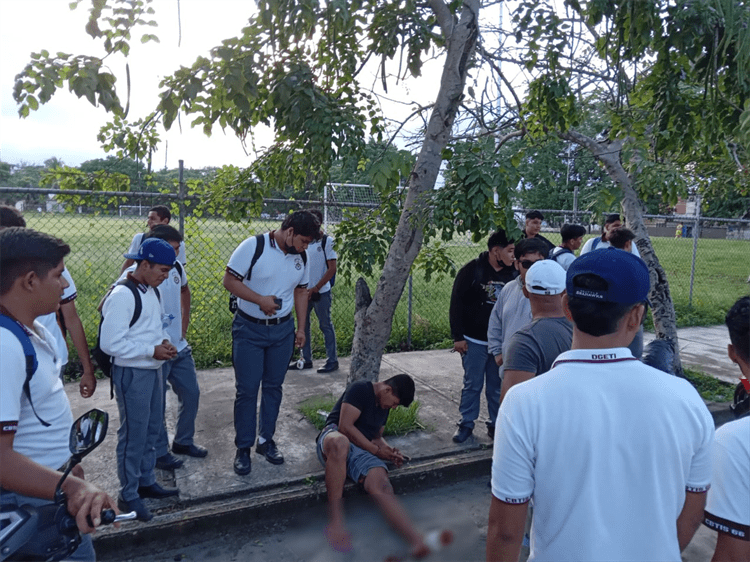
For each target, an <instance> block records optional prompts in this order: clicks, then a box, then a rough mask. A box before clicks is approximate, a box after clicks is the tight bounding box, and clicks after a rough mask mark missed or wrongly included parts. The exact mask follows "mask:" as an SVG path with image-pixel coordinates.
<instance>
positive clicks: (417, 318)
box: [25, 213, 750, 368]
mask: <svg viewBox="0 0 750 562" xmlns="http://www.w3.org/2000/svg"><path fill="white" fill-rule="evenodd" d="M25 217H26V221H27V223H28V225H29V227H30V228H35V229H37V230H41V231H43V232H48V233H50V234H54V235H56V236H59V237H61V238H63V239H64V240H65V241H66V242H67V243H68V244H70V246H71V248H72V252H71V254H70V256H68V258H67V259H66V264H67V265H68V268H69V269H70V271H71V274H72V275H73V279H74V280H75V282H76V285H77V288H78V299H77V301H76V306H77V308H78V312H79V315H80V316H81V320H82V321H83V325H84V328H85V329H86V333H87V336H88V339H89V343H90V344H91V345H93V343H94V339H95V336H96V330H97V326H98V315H97V312H96V306H97V304H98V303H99V300H100V299H101V297H102V295H103V294H104V293H105V291H106V289H107V287H108V286H109V285H110V284H111V283H112V282H113V281H114V280H115V279H116V278H117V276H118V274H119V271H120V266H121V265H122V262H123V257H122V254H123V252H125V250H126V249H127V247H128V245H129V244H130V241H131V239H132V237H133V234H135V233H136V232H143V230H144V229H145V219H144V218H143V217H122V218H120V217H107V216H91V215H73V214H64V215H63V214H36V213H26V215H25ZM278 225H279V223H278V221H262V220H257V221H251V222H249V223H243V224H236V223H229V222H227V221H224V220H222V219H214V218H209V219H197V218H193V217H188V218H187V219H186V221H185V236H186V245H187V255H188V266H187V272H188V277H189V279H190V287H191V291H192V297H193V298H192V312H191V324H190V329H189V331H188V336H187V338H188V341H189V342H190V344H191V345H192V347H193V355H194V357H195V360H196V364H197V365H198V367H200V368H207V367H216V366H222V365H223V366H226V365H228V364H230V362H231V341H232V338H231V324H232V317H231V315H230V313H229V311H228V309H227V300H228V294H227V292H226V291H225V290H224V288H223V286H222V284H221V279H222V277H223V275H224V268H225V266H226V264H227V261H228V260H229V256H230V255H231V254H232V252H233V251H234V249H235V248H236V247H237V245H238V244H239V243H240V242H241V241H242V240H244V239H245V238H247V237H248V236H251V235H254V234H257V233H259V232H265V231H268V230H271V229H273V228H277V227H278ZM544 235H545V236H546V237H547V238H549V239H550V240H551V241H552V242H554V243H557V242H559V235H556V234H552V233H544ZM652 242H653V245H654V249H655V250H656V253H657V256H658V257H659V261H660V262H661V264H662V266H663V268H664V270H665V271H666V273H667V277H668V280H669V283H670V290H671V294H672V297H673V300H674V302H675V308H676V311H677V324H678V326H681V327H682V326H696V325H712V324H720V323H722V322H723V320H724V315H725V314H726V311H727V310H728V309H729V308H730V307H731V305H732V304H733V303H734V302H735V301H736V300H737V298H739V297H740V296H742V295H745V294H747V292H748V286H747V284H746V283H745V280H746V279H747V276H748V273H750V267H748V263H750V259H749V258H750V241H745V240H700V241H699V243H698V254H697V266H696V275H695V284H694V285H695V286H694V293H693V303H692V306H689V304H688V294H689V288H690V262H691V258H692V249H693V243H692V240H691V239H677V240H675V239H674V238H653V239H652ZM484 249H485V246H484V244H479V245H475V244H471V243H469V242H468V241H467V238H466V237H462V238H461V239H460V240H459V239H456V240H454V242H453V245H451V246H450V247H449V248H448V252H449V254H450V257H451V259H452V260H453V261H454V262H455V263H456V264H457V266H458V267H460V266H462V265H463V264H465V263H466V262H468V261H469V260H471V259H473V258H475V257H476V256H477V255H478V254H479V253H480V252H481V251H483V250H484ZM366 281H367V282H368V284H369V285H370V288H371V290H372V291H374V290H375V285H376V282H377V277H372V278H368V279H366ZM354 282H355V279H352V280H351V281H350V282H349V283H347V282H346V280H345V279H344V278H343V277H341V276H339V277H338V278H337V282H336V286H335V288H334V289H333V305H332V311H331V316H332V319H333V323H334V326H335V329H336V336H337V344H338V351H339V354H340V355H342V356H346V355H349V354H350V352H351V346H352V339H353V337H354ZM452 285H453V279H452V277H450V276H449V275H445V276H444V277H443V278H442V279H439V280H436V279H434V278H433V280H432V281H431V282H429V283H427V282H425V281H424V279H423V278H422V276H421V275H420V274H419V272H418V271H417V272H415V275H414V280H413V298H412V333H411V349H436V348H445V347H449V346H450V345H451V344H452V340H451V337H450V326H449V322H448V308H449V303H450V295H451V289H452ZM407 294H408V286H407V289H405V291H404V295H403V296H402V298H401V301H400V302H399V304H398V306H397V308H396V312H395V314H394V317H393V327H392V331H391V336H390V338H389V341H388V344H387V346H386V352H397V351H403V350H405V349H408V346H407V337H408V299H407ZM312 340H313V355H314V356H315V357H316V358H321V357H324V356H325V349H324V345H323V336H322V334H321V332H320V330H319V329H318V326H317V319H316V318H315V317H313V321H312ZM71 355H72V357H71V360H73V359H74V357H75V352H74V351H73V350H72V346H71Z"/></svg>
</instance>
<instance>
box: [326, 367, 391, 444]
mask: <svg viewBox="0 0 750 562" xmlns="http://www.w3.org/2000/svg"><path fill="white" fill-rule="evenodd" d="M342 402H346V403H347V404H351V405H352V406H354V407H355V408H357V409H358V410H359V411H360V412H361V413H360V415H359V418H357V421H355V422H354V427H356V428H357V429H358V430H359V431H360V432H361V433H362V435H364V436H365V437H366V438H367V440H368V441H372V440H373V439H375V438H376V437H377V436H378V435H380V429H381V428H382V427H383V426H384V425H385V422H386V420H388V412H389V410H384V409H383V408H381V407H379V406H378V404H377V401H376V400H375V389H374V388H373V386H372V383H371V382H369V381H357V382H353V383H352V384H350V385H349V386H348V387H347V388H346V390H345V391H344V394H342V395H341V398H339V400H338V402H336V405H335V406H334V407H333V410H331V413H330V414H328V418H327V419H326V425H328V424H330V423H335V424H336V425H338V423H339V417H340V416H341V404H342Z"/></svg>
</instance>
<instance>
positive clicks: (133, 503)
mask: <svg viewBox="0 0 750 562" xmlns="http://www.w3.org/2000/svg"><path fill="white" fill-rule="evenodd" d="M117 507H118V508H119V510H120V511H121V512H122V513H128V512H130V511H135V514H136V519H138V521H151V520H152V519H153V518H154V515H153V513H151V512H150V511H149V509H148V508H147V507H146V505H145V504H144V503H143V500H142V499H141V498H135V499H134V500H130V501H127V502H126V501H125V500H124V499H122V496H118V497H117Z"/></svg>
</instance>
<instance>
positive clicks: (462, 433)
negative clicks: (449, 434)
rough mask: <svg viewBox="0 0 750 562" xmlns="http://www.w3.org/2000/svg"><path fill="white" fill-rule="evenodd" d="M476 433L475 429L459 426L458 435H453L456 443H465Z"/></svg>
mask: <svg viewBox="0 0 750 562" xmlns="http://www.w3.org/2000/svg"><path fill="white" fill-rule="evenodd" d="M473 432H474V429H473V428H471V427H468V426H465V425H459V426H458V429H457V430H456V433H454V434H453V442H454V443H463V442H464V441H466V440H467V439H468V438H469V437H471V434H472V433H473Z"/></svg>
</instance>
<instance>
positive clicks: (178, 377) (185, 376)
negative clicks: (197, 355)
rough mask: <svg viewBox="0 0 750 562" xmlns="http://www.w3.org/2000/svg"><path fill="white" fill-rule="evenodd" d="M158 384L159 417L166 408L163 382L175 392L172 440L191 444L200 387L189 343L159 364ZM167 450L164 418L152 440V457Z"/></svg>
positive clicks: (163, 453)
mask: <svg viewBox="0 0 750 562" xmlns="http://www.w3.org/2000/svg"><path fill="white" fill-rule="evenodd" d="M161 374H162V385H163V389H164V390H163V392H164V395H165V400H163V402H162V419H163V418H164V409H165V408H166V394H167V385H166V383H169V385H170V386H171V387H172V390H174V392H175V394H177V403H178V406H177V425H176V426H175V432H174V442H175V443H179V444H180V445H192V444H193V437H195V418H196V416H197V415H198V402H199V401H200V396H201V389H200V387H199V386H198V376H197V374H196V372H195V361H193V351H192V349H191V348H190V346H187V347H186V348H185V349H183V350H182V351H180V352H179V353H178V354H177V355H176V356H175V357H174V358H173V359H170V360H169V361H167V362H165V363H164V365H162V366H161ZM168 452H169V436H168V435H167V428H166V422H165V423H162V425H161V431H160V432H159V437H158V439H157V440H156V458H157V459H158V458H159V457H163V456H164V455H166V454H167V453H168Z"/></svg>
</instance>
